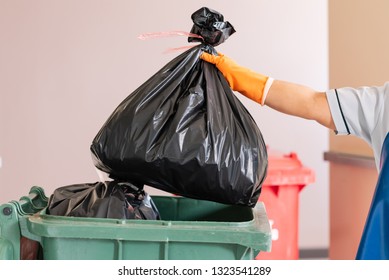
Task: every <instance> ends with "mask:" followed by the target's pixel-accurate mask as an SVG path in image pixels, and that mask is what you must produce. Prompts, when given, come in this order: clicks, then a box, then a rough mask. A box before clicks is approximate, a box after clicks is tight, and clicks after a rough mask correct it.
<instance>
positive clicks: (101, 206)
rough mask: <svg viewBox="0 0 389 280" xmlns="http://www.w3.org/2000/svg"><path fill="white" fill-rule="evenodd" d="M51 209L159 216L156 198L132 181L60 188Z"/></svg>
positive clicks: (123, 216) (105, 215) (60, 213)
mask: <svg viewBox="0 0 389 280" xmlns="http://www.w3.org/2000/svg"><path fill="white" fill-rule="evenodd" d="M47 213H48V214H50V215H56V216H73V217H93V218H112V219H139V220H159V219H160V217H159V212H158V209H157V207H156V206H155V204H154V203H153V200H152V198H151V197H150V196H149V195H148V194H147V193H146V192H145V191H144V190H143V189H142V188H138V187H136V186H134V185H132V184H130V183H124V182H116V181H107V182H96V183H87V184H75V185H69V186H63V187H60V188H57V189H56V190H55V191H54V193H53V194H52V195H51V196H50V199H49V202H48V206H47Z"/></svg>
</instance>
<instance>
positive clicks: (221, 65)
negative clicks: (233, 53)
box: [201, 52, 335, 129]
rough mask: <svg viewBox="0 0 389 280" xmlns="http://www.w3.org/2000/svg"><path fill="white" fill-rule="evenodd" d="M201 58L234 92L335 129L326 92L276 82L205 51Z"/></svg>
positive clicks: (225, 58)
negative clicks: (209, 64) (212, 65)
mask: <svg viewBox="0 0 389 280" xmlns="http://www.w3.org/2000/svg"><path fill="white" fill-rule="evenodd" d="M201 58H202V59H203V60H205V61H207V62H210V63H212V64H215V65H216V67H217V68H218V69H219V70H220V72H222V74H223V76H224V77H225V78H226V79H227V81H228V83H229V85H230V87H231V88H232V90H236V91H238V92H240V93H242V94H243V95H245V96H246V97H248V98H250V99H251V100H254V101H255V102H258V103H260V104H261V105H267V106H269V107H271V108H273V109H275V110H277V111H279V112H282V113H285V114H288V115H292V116H297V117H301V118H305V119H309V120H315V121H317V122H318V123H320V124H322V125H324V126H325V127H328V128H330V129H335V124H334V121H333V119H332V116H331V112H330V108H329V105H328V102H327V97H326V94H325V93H324V92H317V91H315V90H313V89H311V88H309V87H306V86H303V85H298V84H294V83H290V82H285V81H280V80H274V81H273V79H269V77H267V76H264V75H262V74H260V73H256V72H254V71H251V70H250V69H247V68H244V67H241V66H239V65H238V64H236V63H235V62H234V61H232V60H231V59H229V58H228V57H226V56H224V55H223V54H219V55H218V56H214V55H210V54H208V53H205V52H204V53H203V54H202V55H201Z"/></svg>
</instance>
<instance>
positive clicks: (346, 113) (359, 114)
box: [327, 84, 389, 146]
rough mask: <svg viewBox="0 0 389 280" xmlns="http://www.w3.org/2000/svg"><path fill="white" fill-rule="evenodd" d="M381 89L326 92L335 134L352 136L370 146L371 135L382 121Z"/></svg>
mask: <svg viewBox="0 0 389 280" xmlns="http://www.w3.org/2000/svg"><path fill="white" fill-rule="evenodd" d="M388 89H389V84H385V85H384V86H381V87H361V88H349V87H347V88H346V87H345V88H339V89H332V90H329V91H327V100H328V104H329V106H330V110H331V114H332V118H333V120H334V123H335V126H336V131H335V132H336V133H337V134H352V135H355V136H358V137H361V138H363V139H365V140H366V141H367V142H368V143H369V144H370V145H371V146H372V134H373V131H374V129H375V128H376V126H377V124H379V123H380V122H381V121H382V120H381V118H382V113H383V110H384V109H383V108H384V103H385V102H384V99H385V94H384V93H385V91H388Z"/></svg>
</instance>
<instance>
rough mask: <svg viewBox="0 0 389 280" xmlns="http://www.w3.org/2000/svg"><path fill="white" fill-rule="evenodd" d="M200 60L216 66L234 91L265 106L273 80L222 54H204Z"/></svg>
mask: <svg viewBox="0 0 389 280" xmlns="http://www.w3.org/2000/svg"><path fill="white" fill-rule="evenodd" d="M200 58H201V59H203V60H205V61H207V62H209V63H212V64H215V66H216V67H217V68H218V69H219V71H220V72H221V73H222V74H223V76H224V77H225V78H226V80H227V81H228V83H229V85H230V87H231V89H232V90H235V91H238V92H240V93H242V94H243V95H245V96H246V97H248V98H250V99H251V100H254V101H255V102H258V103H259V104H261V105H264V103H265V99H266V95H267V91H268V90H269V88H270V86H271V84H272V82H273V79H272V78H269V77H267V76H264V75H262V74H259V73H256V72H254V71H252V70H250V69H247V68H244V67H242V66H239V65H238V64H236V63H235V62H234V61H233V60H231V59H230V58H228V57H226V56H225V55H223V54H221V53H219V55H212V54H209V53H207V52H203V53H202V54H201V57H200Z"/></svg>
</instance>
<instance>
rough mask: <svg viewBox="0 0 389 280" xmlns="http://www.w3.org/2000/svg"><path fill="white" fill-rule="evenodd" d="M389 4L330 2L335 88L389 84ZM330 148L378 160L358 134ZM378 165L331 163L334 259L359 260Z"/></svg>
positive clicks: (340, 138)
mask: <svg viewBox="0 0 389 280" xmlns="http://www.w3.org/2000/svg"><path fill="white" fill-rule="evenodd" d="M388 10H389V2H388V1H386V0H372V1H364V0H342V1H338V0H330V1H329V23H330V25H329V34H330V36H329V42H330V44H329V50H330V72H329V73H330V87H332V88H335V87H342V86H353V87H359V86H367V85H381V84H383V83H384V82H386V81H387V80H388V67H387V65H388V62H389V52H388V50H389V37H388V36H387V34H388V26H389V17H388V16H387V11H388ZM330 149H331V151H333V152H342V153H347V154H350V155H351V156H352V155H363V156H372V155H373V153H372V151H371V149H370V147H369V146H368V145H367V144H366V143H365V142H364V141H362V140H360V139H357V138H355V137H353V136H334V135H333V134H331V136H330ZM376 180H377V171H376V170H375V167H374V166H373V167H361V166H355V165H348V164H340V163H331V166H330V192H331V195H330V205H331V213H330V221H331V222H330V228H331V232H330V257H331V258H333V259H353V258H355V255H356V252H357V248H358V245H359V241H360V237H361V234H362V230H363V227H364V223H365V219H366V216H367V213H368V210H369V207H370V202H371V198H372V195H373V191H374V189H375V184H376Z"/></svg>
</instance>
